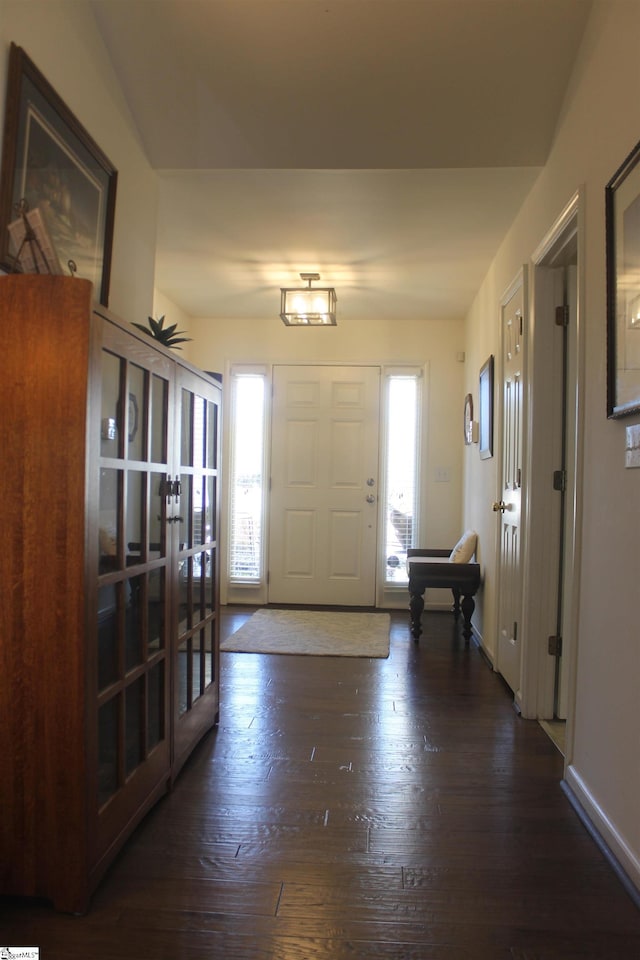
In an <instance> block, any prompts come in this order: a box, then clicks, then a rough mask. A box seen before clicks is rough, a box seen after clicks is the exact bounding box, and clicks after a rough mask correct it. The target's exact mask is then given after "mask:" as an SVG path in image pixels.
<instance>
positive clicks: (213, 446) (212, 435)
mask: <svg viewBox="0 0 640 960" xmlns="http://www.w3.org/2000/svg"><path fill="white" fill-rule="evenodd" d="M217 457H218V407H217V405H216V404H215V403H211V401H209V402H208V403H207V462H206V465H207V467H208V468H209V469H210V470H215V469H216V467H217V466H218V461H217Z"/></svg>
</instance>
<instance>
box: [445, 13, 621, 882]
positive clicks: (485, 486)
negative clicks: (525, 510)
mask: <svg viewBox="0 0 640 960" xmlns="http://www.w3.org/2000/svg"><path fill="white" fill-rule="evenodd" d="M638 38H640V3H638V2H637V0H600V2H596V3H595V4H594V8H593V12H592V15H591V19H590V21H589V24H588V27H587V30H586V33H585V38H584V41H583V45H582V48H581V53H580V56H579V59H578V62H577V64H576V69H575V72H574V75H573V80H572V84H571V86H570V89H569V92H568V96H567V99H566V102H565V108H564V111H563V116H562V119H561V122H560V124H559V127H558V130H557V132H556V137H555V141H554V145H553V149H552V151H551V154H550V157H549V160H548V163H547V165H546V166H545V168H544V170H543V172H542V173H541V175H540V177H539V179H538V181H537V182H536V184H535V186H534V188H533V190H532V191H531V193H530V195H529V197H528V198H527V201H526V203H525V204H524V206H523V208H522V210H521V212H520V214H519V215H518V217H517V218H516V220H515V222H514V224H513V226H512V228H511V230H510V231H509V233H508V235H507V236H506V238H505V240H504V242H503V244H502V246H501V249H500V251H499V253H498V255H497V257H496V259H495V261H494V263H493V265H492V267H491V269H490V271H489V273H488V275H487V278H486V280H485V282H484V284H483V286H482V288H481V290H480V291H479V293H478V296H477V298H476V301H475V303H474V305H473V308H472V310H471V311H470V313H469V316H468V317H467V322H466V331H467V336H466V350H467V357H468V360H469V364H468V366H467V389H470V390H471V389H473V390H474V392H475V391H477V387H476V385H475V376H476V372H477V370H478V369H479V367H480V365H481V364H482V362H483V361H484V360H485V357H486V355H487V354H488V353H490V352H492V353H495V354H496V355H497V354H498V350H499V328H498V316H499V302H500V297H501V295H502V293H503V291H504V290H505V288H506V287H507V286H508V284H509V283H510V282H511V280H512V279H513V277H514V276H515V274H516V272H517V271H518V269H519V268H520V266H521V265H522V264H523V263H525V262H527V261H528V260H529V259H530V257H531V255H532V253H533V252H534V250H535V249H536V247H537V246H538V244H539V243H540V241H541V240H542V239H543V237H544V236H545V235H546V233H547V231H548V229H549V228H550V227H551V225H552V224H553V222H554V221H555V220H556V218H557V217H558V216H559V214H560V213H561V212H562V210H563V209H564V207H565V205H566V204H567V202H568V201H569V200H570V199H571V197H572V196H573V195H574V193H575V192H576V190H577V189H578V188H579V187H583V197H584V208H583V214H584V251H583V252H584V263H585V276H584V295H585V296H584V302H583V304H582V306H583V311H582V320H583V323H584V327H583V333H584V345H585V369H584V392H583V395H584V424H585V431H584V472H583V476H582V478H581V488H582V497H583V499H582V502H583V515H582V548H581V556H580V562H579V575H580V581H581V590H580V602H579V607H580V609H579V622H578V625H577V627H578V629H577V635H578V640H577V647H578V649H577V664H576V676H575V682H576V687H575V715H574V717H572V718H571V723H570V731H572V732H573V737H572V745H571V746H570V754H569V758H568V761H569V762H568V765H567V772H566V775H567V780H568V782H569V784H570V786H572V787H573V788H574V790H575V791H576V793H577V795H578V797H579V799H580V801H581V802H582V803H583V804H584V806H585V807H586V809H587V812H588V813H589V815H590V816H591V817H592V819H593V820H594V822H595V823H596V825H597V826H598V828H599V829H600V830H601V831H602V833H603V834H604V836H605V839H606V840H607V842H608V843H609V845H610V846H611V848H612V849H613V851H614V853H616V854H617V856H618V857H619V858H620V860H621V862H622V863H623V866H624V867H625V868H626V870H627V871H628V872H629V874H630V875H631V877H632V879H633V880H634V881H635V882H636V883H637V884H638V885H639V886H640V817H639V816H638V810H639V809H640V762H639V759H640V713H639V711H638V696H639V692H640V642H639V640H638V626H637V621H638V614H637V594H638V583H639V581H640V554H639V552H638V543H639V542H640V472H639V471H637V470H636V471H633V470H625V468H624V449H625V425H626V423H628V422H634V419H633V418H632V419H631V420H630V421H624V422H620V421H617V422H613V421H609V420H607V418H606V320H605V317H606V310H605V308H606V289H605V220H604V188H605V185H606V183H607V182H608V180H609V179H610V177H611V176H612V175H613V173H614V172H615V170H616V169H617V168H618V166H619V165H620V164H621V163H622V161H623V160H624V159H625V157H626V156H627V155H628V153H629V152H630V151H631V150H632V148H633V147H634V146H635V144H636V142H637V141H638V139H639V138H640V61H639V60H638ZM534 402H535V401H534ZM637 419H639V418H635V420H636V421H637ZM497 465H498V464H497V461H496V459H495V458H494V459H493V460H490V461H482V462H481V461H479V460H478V459H477V457H474V456H473V453H471V455H470V456H468V457H467V458H466V461H465V471H466V475H465V482H464V490H465V506H464V515H465V520H466V522H467V523H468V524H470V525H475V526H477V527H478V529H479V530H480V535H481V541H482V543H483V550H484V558H485V561H486V562H487V565H488V568H489V571H490V575H489V576H488V577H487V581H486V584H485V596H484V608H483V609H481V611H480V616H481V620H480V622H479V627H480V630H481V632H482V634H483V638H484V642H485V644H486V645H487V646H488V647H489V649H490V650H492V649H495V630H496V617H495V602H496V597H495V590H494V578H493V570H494V565H495V558H494V555H493V553H494V549H495V544H494V539H495V538H494V534H493V529H494V521H493V520H492V518H491V515H490V512H489V509H488V504H489V503H490V501H491V499H495V495H496V493H497V488H496V468H497ZM489 550H491V551H492V555H491V558H489V554H488V551H489Z"/></svg>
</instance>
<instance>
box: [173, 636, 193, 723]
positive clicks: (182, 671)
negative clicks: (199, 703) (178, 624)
mask: <svg viewBox="0 0 640 960" xmlns="http://www.w3.org/2000/svg"><path fill="white" fill-rule="evenodd" d="M190 645H191V644H190V641H189V640H183V641H182V643H181V644H179V646H178V656H177V660H176V667H177V671H178V716H182V715H183V714H184V713H186V712H187V710H188V708H189V704H188V702H187V696H188V690H189V679H190V678H189V676H188V674H189V672H190V671H189V667H190V659H189V647H190Z"/></svg>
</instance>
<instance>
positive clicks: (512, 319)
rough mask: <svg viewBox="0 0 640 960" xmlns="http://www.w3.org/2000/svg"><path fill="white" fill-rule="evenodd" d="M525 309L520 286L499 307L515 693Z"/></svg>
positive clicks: (515, 684) (503, 553)
mask: <svg viewBox="0 0 640 960" xmlns="http://www.w3.org/2000/svg"><path fill="white" fill-rule="evenodd" d="M523 310H524V298H523V287H522V284H521V283H519V284H518V285H517V287H516V289H515V290H514V291H513V292H512V293H511V295H510V296H509V298H508V300H507V301H506V302H505V303H504V304H503V306H502V391H503V392H502V465H501V475H502V491H501V497H502V499H501V500H500V501H499V502H498V503H495V504H494V510H496V512H497V514H498V516H499V517H500V551H499V603H498V658H497V668H498V670H499V672H500V673H501V674H502V676H503V677H504V679H505V680H506V681H507V683H508V684H509V686H510V687H511V689H512V690H513V692H514V693H518V691H519V689H520V662H521V656H522V643H521V638H520V636H519V633H520V630H519V626H520V624H519V620H520V608H521V596H522V592H521V578H522V573H521V571H522V562H521V550H520V500H521V487H522V427H523V418H522V401H523V379H522V378H523V371H524V326H523V325H524V312H523Z"/></svg>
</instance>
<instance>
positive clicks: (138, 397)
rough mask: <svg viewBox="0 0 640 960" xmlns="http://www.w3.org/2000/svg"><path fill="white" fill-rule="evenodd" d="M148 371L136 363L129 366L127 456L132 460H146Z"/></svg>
mask: <svg viewBox="0 0 640 960" xmlns="http://www.w3.org/2000/svg"><path fill="white" fill-rule="evenodd" d="M145 383H146V371H145V370H143V369H142V367H138V366H136V365H135V363H131V364H129V397H128V402H127V440H128V443H127V456H128V457H129V459H130V460H145V459H146V457H145V453H146V451H145V447H146V444H145V430H144V424H145V422H146V417H145V412H146V409H145V408H146V400H147V397H146V389H145Z"/></svg>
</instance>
